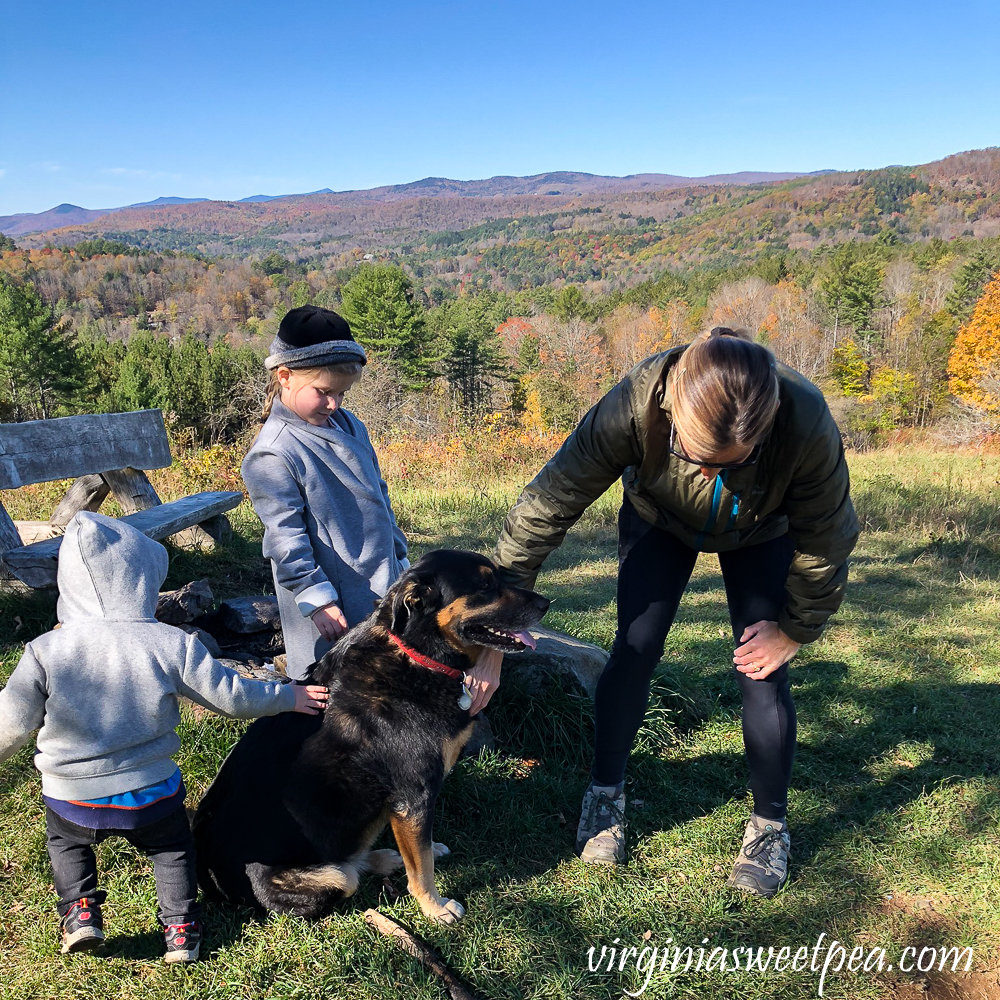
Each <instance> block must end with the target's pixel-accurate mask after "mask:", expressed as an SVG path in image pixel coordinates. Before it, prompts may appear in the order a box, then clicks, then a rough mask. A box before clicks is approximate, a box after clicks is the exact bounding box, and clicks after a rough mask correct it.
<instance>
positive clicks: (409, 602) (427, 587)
mask: <svg viewBox="0 0 1000 1000" xmlns="http://www.w3.org/2000/svg"><path fill="white" fill-rule="evenodd" d="M437 596H439V592H438V589H437V587H435V586H434V585H433V584H432V583H428V582H427V581H426V580H422V579H421V578H420V577H419V576H417V574H416V573H414V572H413V570H412V569H409V570H407V571H406V572H405V573H404V574H403V575H402V576H401V577H400V578H399V579H398V580H397V581H396V585H395V586H394V587H393V593H392V617H391V622H390V626H389V627H390V628H391V630H392V631H393V632H395V633H396V635H399V634H400V633H401V632H402V631H403V629H405V628H406V623H407V622H408V621H409V620H410V615H411V614H412V613H413V612H414V611H421V610H423V609H425V608H427V607H429V606H430V604H431V603H432V602H433V600H434V598H435V597H437Z"/></svg>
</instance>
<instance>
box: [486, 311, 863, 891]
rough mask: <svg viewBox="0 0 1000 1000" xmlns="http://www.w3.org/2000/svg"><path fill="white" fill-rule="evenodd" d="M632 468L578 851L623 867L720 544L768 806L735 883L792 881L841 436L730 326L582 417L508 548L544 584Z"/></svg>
mask: <svg viewBox="0 0 1000 1000" xmlns="http://www.w3.org/2000/svg"><path fill="white" fill-rule="evenodd" d="M619 477H622V481H623V485H624V487H625V497H624V500H623V503H622V509H621V514H620V516H619V546H618V558H619V573H618V631H617V634H616V637H615V641H614V644H613V646H612V649H611V655H610V657H609V659H608V664H607V667H606V668H605V670H604V673H603V674H602V675H601V678H600V681H599V683H598V686H597V694H596V697H595V706H594V707H595V737H594V767H593V771H592V777H591V780H592V784H591V786H590V788H588V789H587V791H586V794H585V795H584V799H583V808H582V814H581V817H580V824H579V827H578V830H577V851H578V852H579V854H580V856H581V858H582V859H583V860H584V861H587V862H595V863H603V864H619V863H621V862H623V861H624V855H625V837H624V826H625V822H624V809H625V796H624V791H623V782H624V776H625V765H626V763H627V760H628V755H629V752H630V750H631V748H632V743H633V741H634V739H635V735H636V733H637V732H638V729H639V726H640V725H641V723H642V719H643V715H644V713H645V710H646V704H647V702H648V699H649V683H650V679H651V676H652V673H653V669H654V668H655V666H656V664H657V663H658V662H659V660H660V658H661V656H662V655H663V645H664V641H665V639H666V635H667V632H668V631H669V629H670V626H671V624H672V623H673V619H674V615H675V614H676V611H677V607H678V604H679V602H680V599H681V595H682V593H683V591H684V588H685V587H686V585H687V582H688V579H689V578H690V575H691V571H692V569H693V568H694V564H695V560H696V559H697V556H698V553H699V552H717V553H718V554H719V565H720V568H721V570H722V576H723V580H724V581H725V586H726V599H727V602H728V605H729V613H730V618H731V621H732V626H733V637H734V640H735V643H736V649H735V652H734V656H733V663H734V666H735V672H736V678H737V680H738V682H739V686H740V691H741V693H742V696H743V739H744V746H745V749H746V754H747V760H748V764H749V769H750V785H751V789H752V791H753V803H754V808H753V814H752V815H751V817H750V819H749V821H748V823H747V827H746V832H745V834H744V837H743V846H742V847H741V850H740V853H739V855H738V857H737V860H736V863H735V865H734V868H733V873H732V875H731V876H730V879H729V884H730V885H732V886H735V887H737V888H740V889H745V890H747V891H749V892H752V893H755V894H757V895H761V896H772V895H774V893H776V892H777V891H778V890H779V889H780V888H781V886H782V885H784V883H785V880H786V878H787V866H788V854H789V846H790V842H789V836H788V828H787V823H786V807H787V797H788V785H789V780H790V777H791V769H792V759H793V756H794V753H795V706H794V704H793V702H792V697H791V693H790V690H789V680H788V662H789V660H791V659H792V657H793V656H794V655H795V653H796V652H797V651H798V649H799V648H800V646H801V645H802V644H804V643H807V642H812V641H813V640H815V639H817V638H819V636H820V634H821V633H822V631H823V627H824V625H825V623H826V621H827V619H828V618H829V617H830V616H831V615H832V614H833V613H834V612H835V611H836V610H837V608H838V607H839V606H840V603H841V600H842V599H843V595H844V587H845V584H846V581H847V557H848V555H849V554H850V552H851V550H852V549H853V548H854V544H855V542H856V541H857V535H858V525H857V521H856V519H855V516H854V509H853V507H852V506H851V501H850V497H849V495H848V489H849V483H848V473H847V465H846V463H845V461H844V453H843V447H842V445H841V440H840V433H839V432H838V430H837V427H836V424H835V423H834V421H833V418H832V417H831V415H830V411H829V409H828V408H827V405H826V402H825V400H824V399H823V396H822V394H821V393H820V391H819V390H818V389H817V388H816V387H815V386H814V385H813V384H812V383H811V382H809V381H808V380H807V379H805V378H804V377H803V376H801V375H799V374H798V373H796V372H794V371H792V370H791V369H789V368H786V367H785V366H784V365H781V364H778V363H777V362H775V360H774V358H773V356H772V355H771V353H770V352H769V351H768V350H767V349H766V348H764V347H762V346H760V345H759V344H754V343H751V342H750V341H748V340H746V339H743V338H742V337H741V336H740V335H738V334H736V333H734V331H732V330H729V329H726V328H724V327H717V328H716V329H714V330H712V331H711V332H710V333H706V334H703V335H702V336H700V337H698V338H697V339H696V340H695V341H694V342H693V343H692V344H690V345H689V346H687V347H681V348H675V349H673V350H670V351H667V352H665V353H663V354H658V355H655V356H653V357H651V358H647V359H646V360H645V361H643V362H641V363H640V364H639V365H637V366H636V368H634V369H633V370H632V371H631V372H630V373H629V374H628V375H627V376H626V377H625V378H624V379H623V380H622V381H621V382H620V383H619V384H618V385H617V386H615V388H614V389H612V390H611V391H610V392H609V393H608V394H607V395H606V396H604V398H603V399H601V400H600V402H598V403H597V405H596V406H594V408H593V409H592V410H591V411H590V412H589V413H588V414H587V415H586V416H585V417H584V418H583V419H582V420H581V421H580V423H579V425H578V426H577V428H576V430H575V431H574V432H573V433H572V434H571V435H570V437H569V438H568V439H567V440H566V442H565V444H563V446H562V447H561V448H560V449H559V451H558V452H557V453H556V454H555V455H554V456H553V457H552V458H551V459H550V460H549V462H548V463H547V464H546V465H545V467H544V468H543V469H542V471H541V472H540V473H539V474H538V475H537V476H536V477H535V478H534V479H533V480H532V481H531V483H529V484H528V486H527V487H525V489H524V492H523V493H522V494H521V496H520V498H519V499H518V501H517V503H516V504H515V505H514V507H513V508H512V510H511V511H510V513H509V514H508V516H507V520H506V522H505V524H504V528H503V532H502V534H501V536H500V540H499V542H498V543H497V552H496V558H497V562H498V563H499V564H500V566H501V567H502V568H503V570H504V571H505V573H506V574H507V575H508V577H509V578H510V580H511V581H512V582H517V583H518V584H520V585H522V586H527V587H531V586H532V585H533V584H534V579H535V576H536V575H537V572H538V569H539V567H540V566H541V564H542V562H543V561H544V560H545V558H546V556H547V555H548V554H549V553H550V552H551V551H552V550H553V549H554V548H556V547H557V546H558V545H559V544H560V543H561V542H562V539H563V536H564V535H565V533H566V531H567V529H568V528H570V526H571V525H573V524H574V523H575V522H576V520H577V519H578V518H579V517H580V515H581V514H582V513H583V511H584V510H585V509H586V508H587V507H588V506H589V505H590V504H591V503H592V502H593V501H594V500H596V499H597V498H598V497H599V496H600V495H601V494H602V493H604V491H605V490H606V489H608V487H609V486H611V484H612V483H613V482H614V481H615V480H616V479H617V478H619Z"/></svg>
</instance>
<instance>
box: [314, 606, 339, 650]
mask: <svg viewBox="0 0 1000 1000" xmlns="http://www.w3.org/2000/svg"><path fill="white" fill-rule="evenodd" d="M312 620H313V622H314V623H315V625H316V628H318V629H319V634H320V635H321V636H323V638H324V639H326V640H327V641H328V642H333V640H334V639H337V638H339V637H340V636H342V635H343V634H344V633H345V632H346V631H347V619H346V618H345V617H344V612H343V611H341V610H340V608H338V607H337V605H336V604H328V605H327V606H326V607H325V608H320V609H319V610H318V611H314V612H313V613H312Z"/></svg>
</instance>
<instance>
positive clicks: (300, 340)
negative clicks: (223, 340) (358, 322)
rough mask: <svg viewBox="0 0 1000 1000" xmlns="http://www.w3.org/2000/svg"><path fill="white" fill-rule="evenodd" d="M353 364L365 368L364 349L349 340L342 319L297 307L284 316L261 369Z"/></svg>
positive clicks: (366, 357) (315, 308)
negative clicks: (351, 362)
mask: <svg viewBox="0 0 1000 1000" xmlns="http://www.w3.org/2000/svg"><path fill="white" fill-rule="evenodd" d="M345 361H356V362H357V363H358V364H362V365H363V364H366V363H367V361H368V356H367V355H366V354H365V349H364V348H363V347H362V346H361V345H360V344H359V343H358V342H357V341H356V340H355V339H354V337H353V336H351V328H350V326H349V325H348V323H347V320H346V319H344V318H343V316H338V315H337V314H336V313H335V312H332V311H331V310H329V309H321V308H320V307H319V306H299V308H298V309H292V310H290V311H289V312H287V313H286V314H285V318H284V319H283V320H282V321H281V325H280V326H279V327H278V336H277V337H275V338H274V340H272V341H271V353H270V354H268V356H267V357H266V358H265V359H264V367H265V368H267V369H268V370H273V369H275V368H277V367H278V366H279V365H284V366H285V367H286V368H292V369H295V368H324V367H326V366H327V365H336V364H343V363H344V362H345Z"/></svg>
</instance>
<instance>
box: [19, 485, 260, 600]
mask: <svg viewBox="0 0 1000 1000" xmlns="http://www.w3.org/2000/svg"><path fill="white" fill-rule="evenodd" d="M242 499H243V494H242V493H232V492H228V491H226V492H222V491H220V492H216V493H195V494H194V495H193V496H189V497H182V498H181V499H180V500H171V501H170V502H169V503H164V504H160V505H159V506H157V507H150V508H149V509H148V510H140V511H139V512H138V513H135V514H129V515H127V516H126V517H122V518H120V520H122V521H127V522H128V523H129V524H130V525H132V527H133V528H135V529H136V530H137V531H141V532H142V533H143V534H144V535H146V536H147V537H149V538H155V539H160V538H166V536H167V535H173V534H174V533H175V532H178V531H180V530H181V529H182V528H188V527H190V526H191V525H192V524H199V523H200V522H201V521H205V520H207V519H208V518H210V517H212V516H213V515H215V514H221V513H222V512H223V511H226V510H232V509H233V507H235V506H237V505H238V504H239V503H240V501H241V500H242ZM61 544H62V536H60V537H58V538H49V539H46V540H45V541H42V542H34V543H33V544H31V545H22V546H21V547H20V548H16V549H11V550H9V551H8V552H5V553H4V554H3V563H4V564H5V566H6V568H7V569H8V570H9V571H10V572H11V573H12V574H13V575H14V576H16V577H17V579H18V580H20V581H21V582H22V583H26V584H27V585H28V586H29V587H35V588H38V587H54V586H55V583H56V566H57V560H58V556H59V546H60V545H61Z"/></svg>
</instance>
